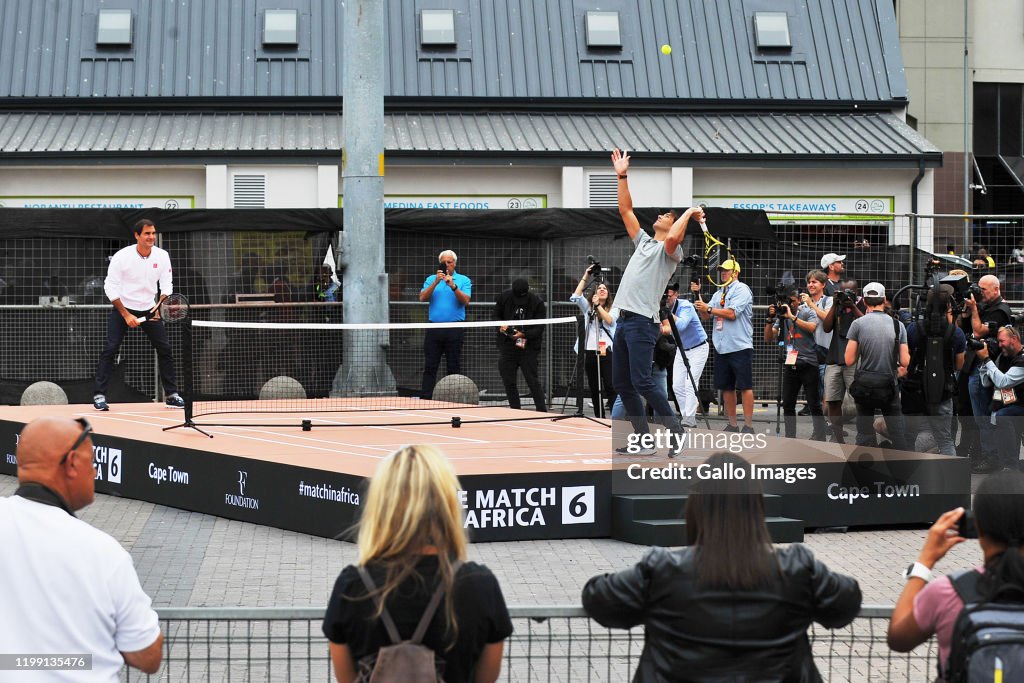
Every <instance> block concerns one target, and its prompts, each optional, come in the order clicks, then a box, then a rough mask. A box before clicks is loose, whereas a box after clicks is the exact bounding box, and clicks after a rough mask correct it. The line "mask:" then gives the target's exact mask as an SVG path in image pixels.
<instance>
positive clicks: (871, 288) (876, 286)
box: [864, 282, 885, 299]
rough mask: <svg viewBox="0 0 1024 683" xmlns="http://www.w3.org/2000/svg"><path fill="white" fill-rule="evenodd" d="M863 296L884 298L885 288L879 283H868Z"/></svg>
mask: <svg viewBox="0 0 1024 683" xmlns="http://www.w3.org/2000/svg"><path fill="white" fill-rule="evenodd" d="M864 296H877V297H881V298H883V299H884V298H885V286H884V285H883V284H882V283H881V282H869V283H868V284H867V285H866V286H865V287H864Z"/></svg>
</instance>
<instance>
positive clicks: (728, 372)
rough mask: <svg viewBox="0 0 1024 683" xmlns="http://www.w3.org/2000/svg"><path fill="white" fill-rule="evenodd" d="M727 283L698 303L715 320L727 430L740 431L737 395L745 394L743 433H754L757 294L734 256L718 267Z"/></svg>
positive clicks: (717, 376)
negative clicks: (741, 279) (755, 298)
mask: <svg viewBox="0 0 1024 683" xmlns="http://www.w3.org/2000/svg"><path fill="white" fill-rule="evenodd" d="M718 271H719V273H718V277H719V282H724V283H725V284H723V285H722V287H721V288H720V289H719V290H718V291H717V292H715V293H714V294H713V295H712V296H711V302H710V303H704V302H703V301H701V300H700V299H698V300H697V301H695V302H694V304H693V306H694V308H696V309H697V313H698V314H700V317H701V319H702V320H713V321H714V322H713V323H712V325H711V342H712V343H713V344H714V345H715V365H714V377H715V389H717V390H718V391H721V392H722V399H723V401H724V403H725V414H726V416H727V417H728V418H729V425H728V426H727V427H726V428H725V431H727V432H738V431H740V429H739V423H738V421H737V417H736V394H737V393H739V394H741V395H742V397H743V398H742V402H743V433H745V434H753V433H754V321H753V312H754V295H753V293H752V292H751V291H750V287H747V286H746V285H745V284H743V283H742V282H740V281H739V278H740V264H739V263H738V262H736V261H734V260H732V259H729V260H728V261H725V262H724V263H723V264H722V265H720V266H719V267H718Z"/></svg>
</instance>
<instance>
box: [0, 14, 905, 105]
mask: <svg viewBox="0 0 1024 683" xmlns="http://www.w3.org/2000/svg"><path fill="white" fill-rule="evenodd" d="M383 1H384V3H385V36H384V52H383V54H384V55H386V56H387V57H386V60H387V61H386V64H385V65H384V66H383V68H382V72H383V77H384V79H385V85H384V92H385V96H392V97H444V98H447V97H473V98H476V97H483V98H527V97H528V98H539V99H545V98H547V99H565V98H570V99H575V98H584V99H601V100H603V99H606V98H619V97H624V98H639V99H647V100H660V99H674V100H679V99H683V100H712V101H735V100H751V101H755V100H775V101H799V102H803V103H810V102H892V101H902V100H905V99H906V97H907V86H906V80H905V76H904V73H903V62H902V57H901V54H900V46H899V39H898V35H897V32H896V18H895V13H894V9H893V5H892V3H891V2H887V1H885V0H814V1H810V2H809V1H808V0H616V1H615V2H614V3H611V4H609V3H600V2H598V1H597V0H594V1H593V2H583V1H581V0H577V1H572V0H437V1H436V2H435V1H431V2H426V1H425V0H419V1H413V0H383ZM101 4H102V3H101V0H75V1H73V2H72V1H66V0H65V1H60V2H58V1H55V0H49V1H45V2H44V1H42V0H0V98H3V97H13V98H68V97H73V98H153V97H167V98H184V97H214V98H226V97H300V98H301V97H340V96H341V94H342V93H341V89H342V76H341V74H342V70H341V64H342V55H343V26H344V8H343V5H344V4H345V3H342V2H338V1H337V0H288V1H287V2H285V1H282V2H280V3H277V4H274V5H273V6H275V7H276V6H282V7H283V6H289V5H292V6H295V7H300V8H302V9H301V10H300V11H301V13H302V14H301V17H300V27H299V28H300V30H299V47H298V49H297V50H296V51H295V52H294V53H289V52H288V51H279V52H276V53H270V52H266V51H264V50H263V47H262V45H261V43H260V40H261V39H260V26H261V22H262V12H261V10H262V9H263V8H265V7H268V6H271V4H268V3H267V2H266V1H265V0H134V1H133V2H131V3H124V2H122V3H119V4H118V3H114V4H116V5H117V6H118V7H121V6H134V31H135V36H134V45H133V47H132V48H131V49H129V50H119V49H110V48H100V49H97V47H96V45H95V12H96V9H97V7H98V6H100V5H101ZM428 6H429V7H431V8H436V7H444V6H448V7H452V8H455V9H456V11H457V17H458V23H457V28H458V30H459V32H458V33H457V40H458V47H457V48H456V49H455V50H454V51H449V52H448V53H444V52H438V51H434V52H429V51H427V52H424V51H423V50H422V49H421V47H420V45H419V41H418V38H417V26H416V20H417V16H418V11H419V10H420V9H422V8H423V7H428ZM598 8H600V9H618V10H619V11H620V13H621V17H622V36H623V49H622V51H621V52H610V53H609V52H604V53H598V52H593V51H588V48H587V47H586V41H585V32H584V29H583V12H584V11H585V10H586V9H598ZM764 9H770V10H775V11H779V10H784V11H786V12H787V13H788V14H789V16H790V31H791V34H792V37H793V49H792V51H791V52H786V53H779V52H778V51H776V52H774V53H762V52H759V51H758V49H757V47H756V45H755V44H754V34H753V26H752V19H751V16H752V13H753V12H754V11H755V10H764ZM663 44H668V45H670V46H672V48H673V49H672V52H671V54H670V55H664V54H662V52H661V49H660V48H661V46H662V45H663ZM681 104H683V103H681Z"/></svg>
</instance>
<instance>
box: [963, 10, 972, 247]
mask: <svg viewBox="0 0 1024 683" xmlns="http://www.w3.org/2000/svg"><path fill="white" fill-rule="evenodd" d="M967 17H968V13H967V0H964V251H963V253H964V254H965V255H966V254H969V253H970V251H971V224H970V219H969V218H968V212H969V207H970V201H971V194H970V193H971V175H970V167H971V163H970V159H971V145H970V136H969V133H968V125H967V122H968V115H969V103H970V92H969V82H968V81H969V79H968V71H967V68H968V67H967V56H968V51H967V37H968V33H967Z"/></svg>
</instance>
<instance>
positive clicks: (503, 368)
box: [494, 278, 547, 413]
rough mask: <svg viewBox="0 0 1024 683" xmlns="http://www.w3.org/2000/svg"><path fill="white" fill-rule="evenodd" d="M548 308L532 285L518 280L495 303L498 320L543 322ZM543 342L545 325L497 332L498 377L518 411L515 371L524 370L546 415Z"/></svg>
mask: <svg viewBox="0 0 1024 683" xmlns="http://www.w3.org/2000/svg"><path fill="white" fill-rule="evenodd" d="M546 310H547V309H546V307H545V306H544V302H543V301H541V299H540V297H539V296H537V295H536V294H534V293H533V292H531V291H530V284H529V283H528V282H527V281H526V280H524V279H522V278H517V279H515V280H513V281H512V288H511V289H506V290H505V291H504V292H502V293H501V294H499V295H498V300H497V301H495V302H494V319H495V320H540V319H543V318H544V315H545V312H546ZM543 338H544V326H543V325H523V326H520V325H502V326H501V327H500V328H498V337H497V344H498V374H500V375H501V381H502V383H503V384H504V385H505V393H506V394H507V395H508V405H509V407H511V408H515V409H517V410H518V409H519V408H520V407H522V406H521V404H520V402H519V387H518V386H517V385H516V379H517V378H516V371H517V370H522V371H523V377H524V378H525V379H526V385H527V386H528V387H530V395H531V396H532V397H533V403H534V405H535V406H536V408H537V410H538V411H540V412H542V413H543V412H546V411H547V408H546V404H545V402H544V386H543V385H542V384H541V382H540V378H539V377H538V376H537V364H538V360H539V358H540V347H541V342H542V341H543Z"/></svg>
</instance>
